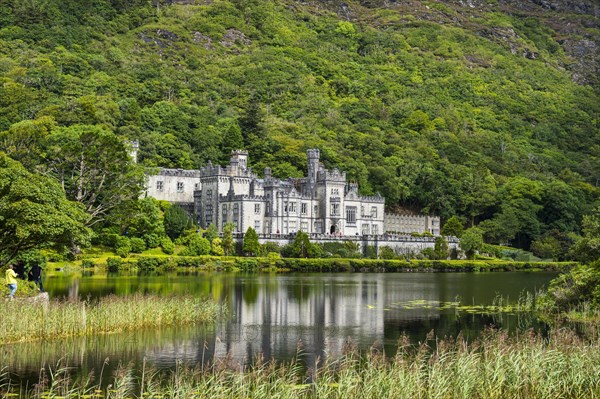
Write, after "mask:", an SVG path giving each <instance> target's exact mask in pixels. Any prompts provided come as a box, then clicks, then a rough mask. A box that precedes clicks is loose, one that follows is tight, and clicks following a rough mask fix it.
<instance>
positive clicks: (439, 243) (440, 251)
mask: <svg viewBox="0 0 600 399" xmlns="http://www.w3.org/2000/svg"><path fill="white" fill-rule="evenodd" d="M433 256H434V258H435V259H446V258H448V241H447V240H446V238H445V237H436V238H435V246H434V249H433Z"/></svg>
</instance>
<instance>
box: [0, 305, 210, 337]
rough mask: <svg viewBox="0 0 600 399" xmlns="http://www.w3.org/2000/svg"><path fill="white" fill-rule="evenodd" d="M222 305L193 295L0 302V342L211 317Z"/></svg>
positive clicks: (131, 328)
mask: <svg viewBox="0 0 600 399" xmlns="http://www.w3.org/2000/svg"><path fill="white" fill-rule="evenodd" d="M220 311H221V305H219V304H217V303H215V302H214V301H210V300H206V299H200V298H195V297H192V296H169V297H163V296H158V295H132V296H108V297H104V298H102V299H100V300H97V301H60V300H52V301H49V302H42V303H36V302H29V301H27V300H15V301H1V302H0V314H2V323H0V343H4V344H6V343H11V342H21V341H31V340H38V339H47V338H59V337H68V336H81V335H88V334H98V333H115V332H120V331H127V330H133V329H137V328H144V327H154V326H168V325H179V324H189V323H195V322H208V321H214V320H215V319H216V317H217V315H218V314H219V312H220Z"/></svg>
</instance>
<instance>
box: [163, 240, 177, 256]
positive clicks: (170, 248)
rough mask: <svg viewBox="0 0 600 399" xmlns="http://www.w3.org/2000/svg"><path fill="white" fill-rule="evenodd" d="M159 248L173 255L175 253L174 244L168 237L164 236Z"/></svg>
mask: <svg viewBox="0 0 600 399" xmlns="http://www.w3.org/2000/svg"><path fill="white" fill-rule="evenodd" d="M160 248H161V249H162V251H163V252H164V253H165V254H167V255H173V253H175V244H173V241H171V239H170V238H169V237H164V238H163V239H162V241H161V242H160Z"/></svg>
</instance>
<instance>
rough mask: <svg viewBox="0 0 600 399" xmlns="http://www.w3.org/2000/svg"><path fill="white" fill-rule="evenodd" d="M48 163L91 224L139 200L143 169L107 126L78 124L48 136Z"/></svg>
mask: <svg viewBox="0 0 600 399" xmlns="http://www.w3.org/2000/svg"><path fill="white" fill-rule="evenodd" d="M43 146H45V150H46V154H45V159H44V164H45V166H46V168H47V170H48V173H49V174H50V175H52V176H54V177H55V178H56V179H57V180H58V181H60V182H61V184H62V186H63V188H64V190H65V192H66V194H67V197H68V198H69V199H70V200H73V201H77V202H80V203H82V204H83V205H84V207H85V209H86V211H87V212H88V213H89V214H90V216H91V218H90V223H89V224H90V225H93V224H95V223H97V222H99V221H103V220H104V219H105V218H106V216H107V215H108V213H109V212H110V211H111V210H113V209H115V208H117V207H119V206H122V205H123V204H124V203H126V202H127V201H132V200H136V199H137V198H139V196H140V193H141V189H142V185H143V179H144V175H143V170H142V168H140V167H139V166H137V165H136V164H134V163H132V162H131V160H130V157H129V154H128V151H127V147H126V145H125V142H124V141H123V139H122V138H120V137H118V136H117V135H116V134H114V133H113V132H112V131H110V130H108V129H106V128H105V127H103V126H97V125H85V124H77V125H73V126H70V127H64V128H58V129H56V130H55V131H53V132H52V134H50V135H49V136H48V139H47V142H46V143H44V144H43Z"/></svg>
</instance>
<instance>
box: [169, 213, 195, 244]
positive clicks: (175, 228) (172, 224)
mask: <svg viewBox="0 0 600 399" xmlns="http://www.w3.org/2000/svg"><path fill="white" fill-rule="evenodd" d="M163 225H164V228H165V233H166V234H167V235H168V236H169V237H170V238H171V240H175V239H177V238H179V237H180V236H181V235H182V234H183V232H184V231H185V230H187V229H189V228H190V227H192V219H191V218H190V216H189V215H188V214H187V212H186V211H185V210H184V209H183V208H182V207H180V206H177V205H173V206H170V207H169V208H167V209H166V210H165V216H164V219H163Z"/></svg>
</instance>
